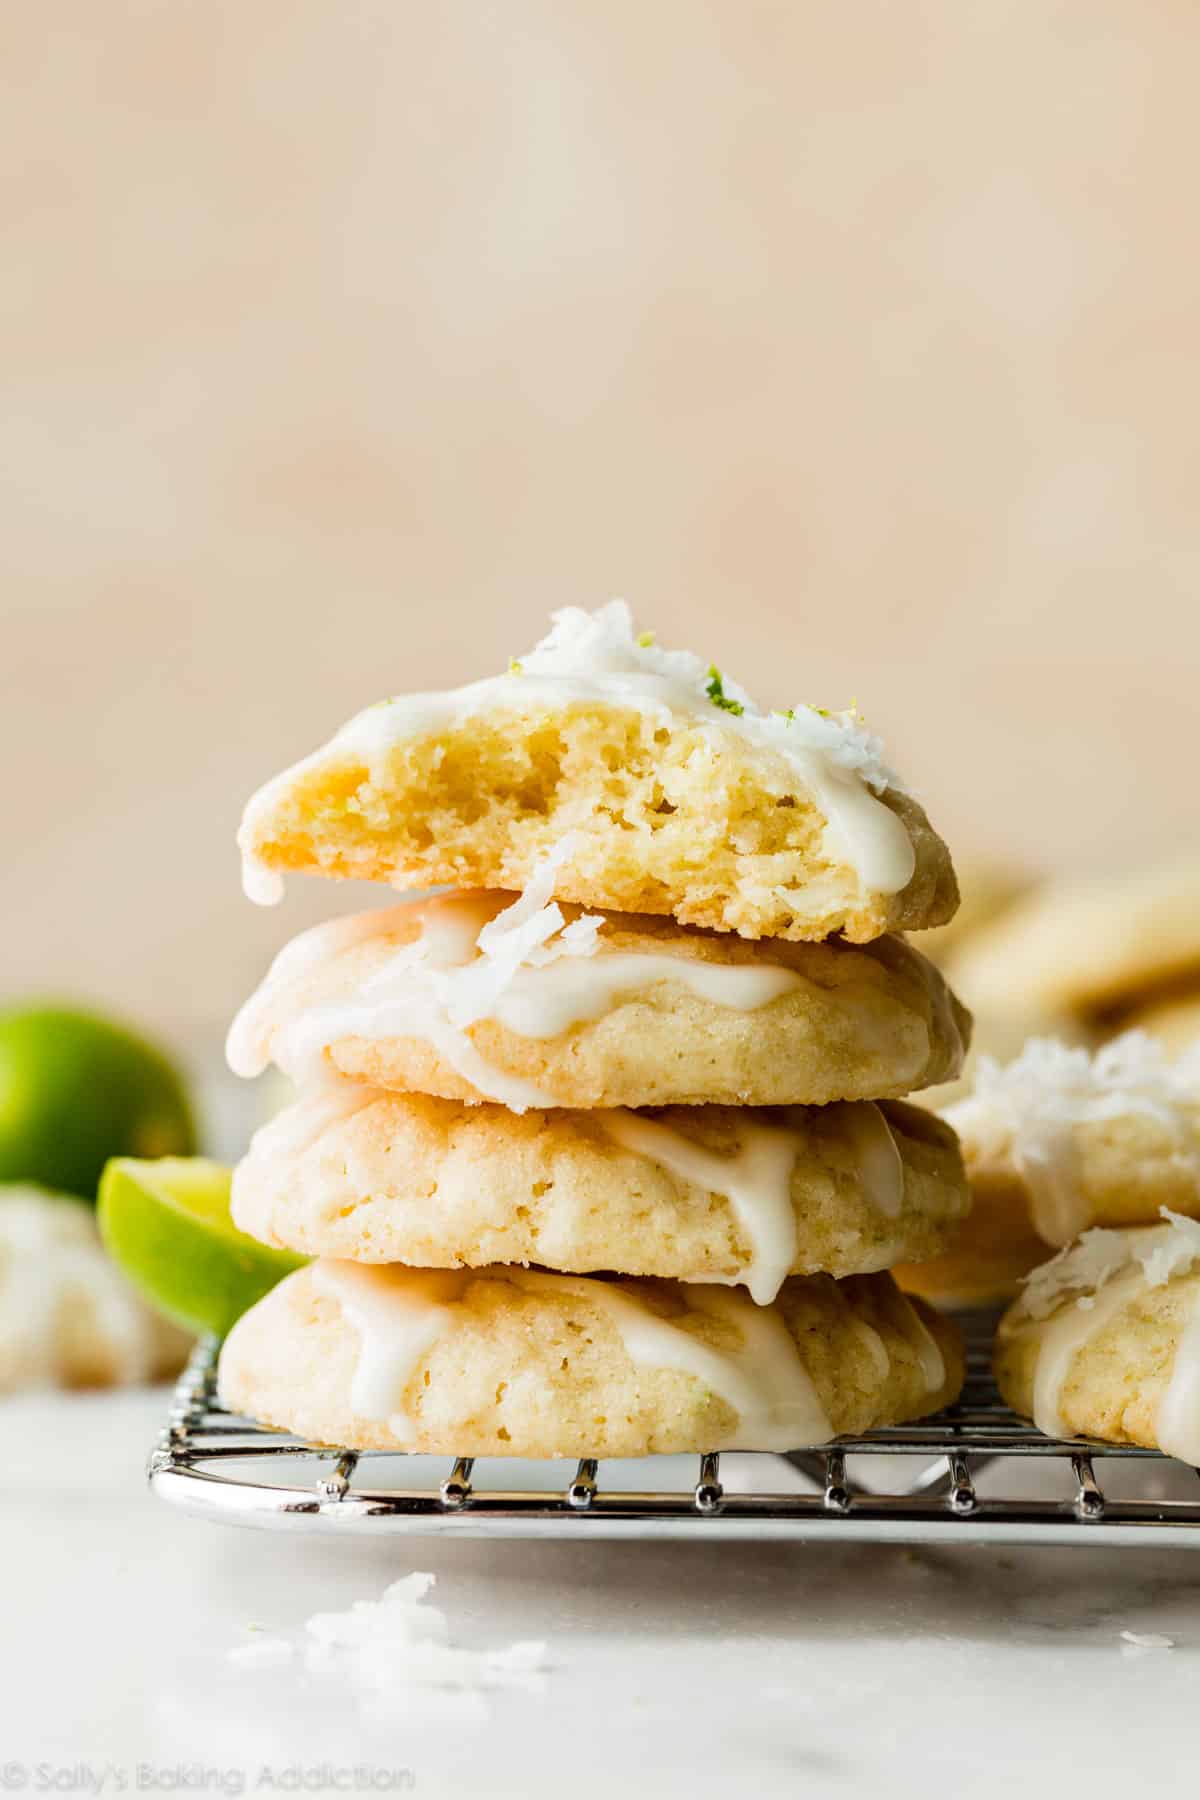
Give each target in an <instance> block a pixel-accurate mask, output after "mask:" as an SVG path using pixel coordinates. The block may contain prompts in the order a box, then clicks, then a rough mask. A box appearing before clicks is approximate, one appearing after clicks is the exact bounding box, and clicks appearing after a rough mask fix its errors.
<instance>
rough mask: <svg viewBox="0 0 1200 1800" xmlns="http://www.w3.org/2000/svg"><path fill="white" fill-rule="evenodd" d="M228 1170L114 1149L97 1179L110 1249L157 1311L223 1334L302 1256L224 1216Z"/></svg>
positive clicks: (297, 1264)
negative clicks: (274, 1245)
mask: <svg viewBox="0 0 1200 1800" xmlns="http://www.w3.org/2000/svg"><path fill="white" fill-rule="evenodd" d="M229 1182H230V1171H229V1170H228V1169H227V1168H225V1166H224V1165H223V1164H222V1163H215V1162H208V1161H207V1160H206V1159H205V1158H204V1157H200V1156H187V1157H185V1156H164V1157H160V1158H159V1159H158V1161H157V1162H138V1161H136V1160H135V1159H134V1158H132V1157H128V1156H119V1157H114V1158H113V1160H112V1161H111V1162H110V1163H108V1164H107V1166H106V1167H105V1170H104V1173H103V1175H102V1176H101V1178H100V1207H99V1219H100V1233H101V1236H102V1237H103V1239H104V1242H105V1244H106V1246H107V1248H108V1251H109V1254H110V1255H111V1256H112V1258H113V1260H114V1261H115V1262H117V1263H118V1264H119V1265H120V1267H121V1268H122V1269H123V1270H124V1271H125V1273H126V1275H127V1276H128V1277H129V1279H130V1281H132V1282H133V1284H134V1286H135V1287H136V1288H138V1289H139V1290H140V1291H141V1293H143V1294H144V1295H145V1296H146V1299H147V1300H149V1301H150V1303H151V1305H153V1306H156V1307H157V1308H158V1310H159V1312H162V1313H165V1314H166V1315H167V1317H168V1318H169V1319H174V1320H175V1322H176V1324H177V1325H183V1326H186V1328H187V1329H188V1330H189V1331H215V1332H218V1333H219V1334H220V1335H221V1336H224V1334H225V1333H226V1332H227V1331H228V1330H229V1329H230V1327H231V1326H232V1325H233V1324H234V1322H235V1320H237V1319H240V1318H241V1316H242V1314H243V1313H244V1312H246V1311H247V1310H248V1308H250V1307H251V1306H253V1305H254V1303H255V1301H256V1300H261V1299H262V1297H263V1295H264V1294H266V1293H268V1292H269V1291H270V1289H271V1288H273V1287H274V1286H275V1284H276V1282H278V1281H282V1280H283V1277H284V1276H285V1275H290V1274H291V1272H292V1270H293V1269H299V1268H301V1267H302V1266H303V1265H304V1263H305V1262H306V1261H307V1260H308V1259H307V1258H306V1257H303V1256H293V1255H292V1254H291V1253H290V1251H287V1250H269V1249H268V1248H267V1247H266V1245H265V1244H260V1243H257V1242H256V1241H255V1239H254V1238H252V1237H247V1236H246V1234H245V1232H244V1231H239V1230H238V1228H237V1226H236V1225H235V1224H234V1223H233V1220H232V1219H231V1218H230V1216H229Z"/></svg>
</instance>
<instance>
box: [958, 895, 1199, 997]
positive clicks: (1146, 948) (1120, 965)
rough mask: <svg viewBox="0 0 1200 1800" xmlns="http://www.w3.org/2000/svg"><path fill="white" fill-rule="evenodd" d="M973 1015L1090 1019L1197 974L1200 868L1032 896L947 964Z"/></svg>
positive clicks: (966, 944)
mask: <svg viewBox="0 0 1200 1800" xmlns="http://www.w3.org/2000/svg"><path fill="white" fill-rule="evenodd" d="M946 967H947V970H948V973H949V974H950V976H951V978H952V979H953V981H954V983H955V985H956V986H957V987H959V988H960V989H961V991H962V992H963V993H964V994H965V995H966V997H967V999H968V1001H969V1002H970V1004H971V1005H972V1006H978V1007H981V1008H982V1009H984V1010H985V1011H989V1010H995V1011H997V1012H999V1011H1004V1010H1005V1009H1009V1010H1012V1009H1013V1008H1016V1009H1019V1010H1025V1011H1029V1010H1034V1011H1039V1010H1040V1011H1042V1012H1052V1013H1053V1012H1059V1011H1062V1010H1063V1009H1066V1010H1067V1011H1074V1012H1078V1013H1082V1014H1085V1015H1089V1016H1095V1015H1097V1014H1101V1013H1104V1012H1105V1011H1107V1010H1110V1009H1112V1008H1114V1007H1117V1006H1121V1005H1126V1006H1127V1005H1128V1004H1129V1003H1130V1002H1131V1001H1132V1000H1133V999H1134V997H1135V996H1136V995H1137V994H1138V993H1139V992H1141V991H1142V990H1144V989H1148V988H1154V987H1156V986H1158V985H1160V984H1162V983H1165V982H1167V981H1170V980H1172V979H1175V978H1177V977H1179V976H1180V975H1183V974H1185V973H1187V972H1188V971H1189V970H1200V862H1198V861H1196V860H1191V861H1188V862H1184V863H1176V864H1173V865H1172V866H1170V867H1168V868H1161V869H1150V870H1141V871H1139V872H1138V873H1137V874H1134V875H1129V876H1125V877H1123V878H1120V879H1117V878H1112V879H1109V880H1106V881H1090V882H1082V883H1076V884H1074V885H1072V886H1069V887H1068V886H1057V885H1056V886H1051V887H1044V888H1040V889H1038V890H1037V891H1036V892H1035V893H1033V894H1031V895H1030V896H1029V898H1028V899H1027V900H1024V901H1021V902H1019V903H1018V904H1017V905H1016V906H1014V907H1012V908H1010V909H1009V911H1008V912H1006V913H1004V914H1003V915H1002V916H1001V917H1000V919H999V920H998V921H997V922H996V924H995V925H993V926H991V927H989V928H987V929H985V930H983V931H980V932H978V933H976V934H975V935H974V936H972V937H971V938H969V939H968V940H967V942H966V943H965V944H964V945H963V947H962V949H961V950H960V951H959V952H958V953H957V954H955V955H952V956H951V957H950V958H949V959H948V960H947V964H946Z"/></svg>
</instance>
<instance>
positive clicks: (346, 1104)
mask: <svg viewBox="0 0 1200 1800" xmlns="http://www.w3.org/2000/svg"><path fill="white" fill-rule="evenodd" d="M377 1098H378V1091H377V1089H375V1088H372V1087H368V1086H367V1085H366V1083H364V1082H360V1081H332V1082H329V1083H328V1084H326V1083H322V1084H321V1085H320V1086H319V1087H316V1088H313V1089H310V1090H309V1091H308V1092H307V1093H303V1094H300V1095H299V1096H298V1097H297V1099H296V1100H295V1101H294V1102H293V1103H292V1105H291V1106H287V1107H285V1108H284V1110H283V1111H282V1112H280V1113H277V1114H276V1115H275V1117H274V1118H273V1119H271V1120H269V1121H268V1123H267V1124H266V1125H262V1126H260V1127H259V1129H258V1130H257V1131H256V1132H255V1134H254V1136H253V1138H252V1139H251V1140H250V1152H249V1154H250V1155H252V1156H258V1157H262V1158H264V1159H266V1160H268V1161H270V1160H273V1159H274V1158H275V1157H291V1156H301V1155H303V1153H304V1152H305V1151H306V1150H308V1149H310V1148H311V1147H312V1145H313V1144H315V1143H316V1141H317V1139H318V1138H320V1137H322V1136H323V1135H324V1133H325V1132H326V1131H328V1130H329V1129H330V1128H331V1127H332V1126H334V1125H337V1124H340V1123H341V1121H342V1120H343V1119H350V1118H353V1116H354V1114H355V1113H357V1112H361V1111H362V1110H363V1108H364V1107H366V1106H370V1105H371V1102H372V1101H373V1100H376V1099H377Z"/></svg>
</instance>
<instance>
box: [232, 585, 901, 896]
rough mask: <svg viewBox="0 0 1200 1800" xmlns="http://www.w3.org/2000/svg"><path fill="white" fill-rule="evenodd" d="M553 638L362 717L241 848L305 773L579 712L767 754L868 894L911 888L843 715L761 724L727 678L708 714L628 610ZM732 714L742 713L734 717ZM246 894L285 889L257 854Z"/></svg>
mask: <svg viewBox="0 0 1200 1800" xmlns="http://www.w3.org/2000/svg"><path fill="white" fill-rule="evenodd" d="M553 617H554V625H553V629H552V630H551V632H550V633H549V635H548V636H547V637H545V638H543V640H542V641H541V643H540V644H538V645H537V647H536V648H535V649H534V650H532V651H530V652H529V653H528V654H527V655H525V656H523V657H522V658H521V660H520V662H519V663H516V664H514V665H513V668H512V670H511V671H510V672H509V673H508V674H507V675H500V676H495V677H492V678H490V679H488V680H484V681H476V682H471V683H469V684H468V685H467V686H465V687H460V688H453V689H449V690H447V691H446V692H443V693H430V694H411V695H407V696H404V697H401V698H398V699H394V700H386V701H383V702H382V703H381V704H379V705H377V706H372V707H368V708H367V710H366V711H365V712H362V713H360V714H358V716H357V717H356V718H354V719H351V720H350V721H349V723H348V724H346V725H344V726H343V727H342V729H341V730H340V731H339V732H338V733H337V734H336V736H335V737H334V738H333V739H332V740H331V741H330V743H329V744H328V745H326V746H325V747H324V748H323V749H321V750H318V751H316V752H315V754H314V755H312V756H309V757H306V758H305V759H304V761H303V762H300V763H297V764H296V765H295V766H294V767H293V768H291V769H288V770H285V771H284V773H283V774H282V775H279V776H276V777H275V779H274V780H273V781H270V782H268V783H267V784H266V786H265V787H263V788H261V789H260V790H259V792H258V793H257V794H256V795H255V796H254V797H253V799H252V800H251V801H250V804H249V805H248V807H247V808H246V815H245V819H244V821H243V826H242V832H241V834H240V835H241V838H242V842H243V845H248V844H249V843H251V842H252V841H253V839H254V837H255V836H256V834H257V831H258V828H259V826H260V824H265V822H266V821H267V820H268V819H269V817H270V815H271V813H272V811H273V809H274V808H275V806H276V805H277V804H278V803H279V802H280V801H281V800H282V799H283V798H284V796H285V795H286V794H287V792H288V790H289V788H290V787H291V785H292V783H293V782H294V781H295V780H296V779H297V778H299V777H301V776H303V775H304V774H306V773H308V772H310V771H314V770H320V769H323V768H326V767H330V766H334V765H336V764H337V763H339V762H341V761H344V760H345V759H346V758H347V757H356V758H359V759H361V760H362V761H363V762H365V763H366V764H367V766H368V767H372V766H374V765H376V764H377V763H378V762H379V761H381V760H382V759H384V758H385V757H386V756H387V754H388V751H389V750H390V749H391V747H392V746H393V745H395V744H397V743H401V742H404V741H405V740H409V739H414V738H419V737H426V736H429V735H432V734H435V733H437V734H441V733H444V732H447V731H451V730H454V729H455V728H457V727H458V726H460V725H461V724H463V723H464V721H466V720H468V719H470V718H471V717H472V716H473V715H474V714H476V713H480V712H483V711H491V710H496V711H512V712H526V713H527V712H530V711H533V710H535V709H538V708H540V709H544V710H552V709H557V708H562V707H566V706H571V705H577V704H583V705H586V704H602V705H608V706H623V707H631V708H633V709H634V710H636V711H638V712H642V713H648V714H650V715H652V716H654V717H656V718H661V719H662V721H663V722H664V723H666V724H670V723H671V721H672V718H673V717H675V716H678V715H683V716H684V718H685V719H686V720H687V721H688V723H689V724H695V723H697V722H699V723H700V724H702V725H703V726H704V727H705V729H707V730H708V731H710V732H711V733H713V734H714V736H719V735H725V736H736V737H740V738H743V739H745V740H748V741H749V742H750V743H752V744H754V745H755V746H756V747H758V748H759V749H763V750H769V751H771V752H772V753H773V754H774V755H775V756H777V757H778V758H779V759H780V760H781V761H782V762H783V763H784V764H785V765H787V767H788V769H789V771H790V772H791V774H792V775H793V776H794V777H795V778H796V779H798V781H799V783H800V784H801V785H802V786H803V787H805V788H807V789H808V791H809V792H810V793H811V794H812V796H813V798H814V800H815V802H816V804H817V806H818V807H819V808H820V810H821V812H822V813H823V814H824V816H825V819H826V821H827V832H828V836H829V838H830V839H831V840H832V847H834V848H836V850H837V851H838V852H839V853H840V856H841V858H842V859H843V860H845V861H847V862H848V863H849V864H850V865H851V867H853V868H854V869H855V870H856V871H857V874H858V876H859V880H860V882H861V883H862V885H863V886H864V888H868V889H874V890H876V891H878V892H880V893H885V894H890V893H899V891H900V890H901V889H902V888H904V887H906V886H907V885H908V883H909V881H911V879H912V875H913V871H914V869H915V867H916V853H915V851H914V849H913V845H912V842H911V840H910V838H909V836H908V832H907V830H906V829H905V827H904V825H903V824H902V822H901V821H900V819H899V818H897V816H896V814H895V813H893V812H892V811H891V809H890V808H889V807H887V806H885V805H884V803H883V801H882V800H880V799H879V798H878V795H879V794H881V793H883V792H885V791H886V790H887V789H888V788H894V787H896V785H897V783H896V780H895V777H894V776H893V775H892V774H891V773H890V771H889V770H887V769H886V768H885V767H884V765H883V762H882V760H881V753H882V746H881V745H880V743H879V741H878V739H876V738H873V737H871V736H870V735H869V734H868V733H867V732H866V731H864V730H863V729H862V727H861V726H860V725H859V724H858V723H857V722H856V720H855V719H854V718H853V717H852V715H850V714H845V713H842V714H832V713H825V712H820V711H818V710H817V709H816V708H814V707H810V706H799V707H796V708H795V709H793V711H792V712H791V713H786V714H785V713H762V712H760V711H759V710H758V708H757V707H756V706H755V705H754V702H753V701H752V700H751V699H750V696H749V695H748V694H746V693H745V691H744V690H743V689H742V688H740V687H739V686H738V685H737V683H736V682H733V681H730V680H728V679H726V681H725V684H724V697H725V698H726V699H727V700H728V701H730V702H732V706H731V707H729V708H722V707H718V706H716V705H714V704H713V700H712V696H711V694H710V693H709V691H708V687H709V682H710V679H711V677H710V673H709V669H708V667H707V665H706V664H705V663H704V662H702V660H701V659H700V658H699V657H697V656H693V655H691V654H690V652H687V651H668V650H661V649H659V648H658V647H657V645H655V644H653V643H650V642H647V641H645V640H644V638H640V637H639V635H638V634H637V633H635V631H634V626H633V620H632V618H631V616H630V612H629V608H628V607H627V606H626V605H625V603H624V602H623V601H620V600H614V601H612V602H610V603H609V605H607V606H604V607H601V608H599V609H598V611H596V612H595V613H591V614H589V613H586V612H584V611H582V610H581V609H580V608H578V607H565V608H563V609H562V610H561V611H559V612H556V613H555V614H554V615H553ZM734 707H736V708H737V709H738V710H736V711H735V710H733V708H734ZM243 885H244V887H245V890H246V894H247V896H248V897H249V898H250V899H251V900H254V901H257V902H258V903H259V904H260V905H272V904H274V903H275V902H276V901H277V900H278V899H279V898H280V896H281V894H282V879H281V877H280V876H279V874H278V873H277V872H276V871H273V870H268V869H266V868H265V866H264V864H263V863H262V862H261V861H260V860H259V859H258V858H257V857H256V855H255V853H254V851H253V850H252V849H247V848H244V850H243Z"/></svg>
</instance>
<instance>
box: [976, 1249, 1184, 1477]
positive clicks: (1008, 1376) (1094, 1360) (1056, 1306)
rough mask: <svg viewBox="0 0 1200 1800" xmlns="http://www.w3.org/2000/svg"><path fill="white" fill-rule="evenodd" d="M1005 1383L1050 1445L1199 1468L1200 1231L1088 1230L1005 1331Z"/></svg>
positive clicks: (999, 1377)
mask: <svg viewBox="0 0 1200 1800" xmlns="http://www.w3.org/2000/svg"><path fill="white" fill-rule="evenodd" d="M995 1367H996V1381H997V1384H998V1385H999V1388H1000V1392H1001V1393H1002V1394H1003V1396H1004V1398H1005V1399H1006V1400H1007V1401H1008V1403H1009V1405H1010V1406H1011V1407H1012V1408H1013V1409H1014V1411H1016V1412H1019V1413H1024V1414H1026V1415H1027V1416H1028V1417H1030V1418H1032V1419H1033V1421H1034V1423H1035V1424H1036V1425H1037V1426H1038V1428H1039V1430H1041V1431H1044V1432H1045V1433H1046V1434H1047V1435H1048V1436H1050V1437H1071V1436H1075V1435H1079V1434H1083V1435H1086V1436H1088V1437H1096V1438H1103V1439H1104V1440H1106V1441H1107V1442H1110V1443H1117V1444H1142V1445H1144V1446H1145V1447H1146V1448H1147V1449H1151V1450H1165V1451H1166V1453H1167V1455H1168V1456H1178V1457H1180V1458H1182V1460H1183V1461H1184V1462H1189V1463H1191V1464H1192V1465H1193V1466H1196V1465H1200V1224H1197V1223H1196V1221H1195V1220H1192V1219H1182V1218H1178V1217H1175V1216H1172V1217H1170V1218H1169V1219H1168V1222H1167V1223H1165V1224H1162V1225H1157V1226H1150V1227H1146V1228H1143V1229H1140V1230H1128V1231H1089V1232H1087V1233H1086V1234H1085V1235H1084V1236H1083V1237H1082V1238H1081V1239H1080V1240H1079V1242H1078V1243H1077V1244H1073V1245H1071V1246H1070V1248H1069V1249H1067V1250H1064V1251H1062V1252H1060V1254H1059V1255H1058V1256H1056V1257H1055V1258H1054V1259H1053V1261H1051V1262H1049V1263H1047V1264H1045V1265H1044V1266H1043V1267H1041V1268H1039V1269H1037V1270H1036V1271H1035V1272H1034V1274H1033V1275H1032V1276H1031V1277H1030V1278H1029V1280H1028V1282H1027V1283H1026V1286H1025V1290H1024V1292H1023V1293H1022V1295H1021V1298H1020V1299H1019V1300H1018V1301H1017V1303H1016V1304H1015V1305H1014V1306H1012V1307H1011V1308H1010V1309H1009V1311H1008V1312H1007V1313H1005V1315H1004V1317H1003V1319H1001V1321H1000V1327H999V1331H998V1333H997V1337H996V1351H995Z"/></svg>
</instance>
